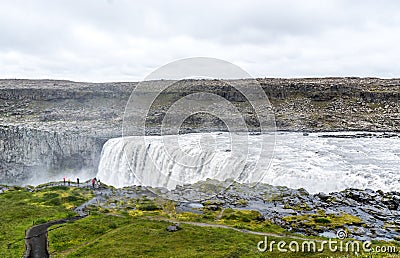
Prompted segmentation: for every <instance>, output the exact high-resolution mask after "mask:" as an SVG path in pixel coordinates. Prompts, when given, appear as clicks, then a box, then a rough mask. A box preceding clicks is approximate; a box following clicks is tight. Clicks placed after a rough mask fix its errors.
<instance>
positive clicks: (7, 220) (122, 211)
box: [0, 187, 400, 257]
mask: <svg viewBox="0 0 400 258" xmlns="http://www.w3.org/2000/svg"><path fill="white" fill-rule="evenodd" d="M91 197H92V193H91V192H90V191H89V190H86V189H77V188H73V187H71V188H69V187H49V188H46V189H42V190H40V191H36V192H33V193H31V192H29V191H27V190H26V189H24V188H19V187H15V188H12V189H11V190H9V191H7V192H5V193H3V194H0V204H1V205H2V207H3V209H2V210H1V211H0V215H1V216H2V223H1V228H0V229H1V237H0V257H21V255H22V254H23V252H24V232H25V230H26V229H28V228H29V227H31V226H32V224H39V223H44V222H46V221H48V220H53V219H57V218H65V217H68V216H71V214H72V209H73V207H75V206H77V205H79V204H81V203H82V202H83V201H85V200H87V199H89V198H91ZM210 205H214V203H210ZM208 208H209V207H208V205H206V206H205V207H204V208H203V209H200V210H201V211H202V212H203V213H202V214H195V213H191V212H184V213H177V212H176V209H175V203H174V202H173V201H169V200H163V199H158V198H156V199H154V200H152V199H148V198H140V199H130V200H123V201H120V202H119V203H118V208H115V209H104V208H98V207H92V209H91V213H90V214H91V215H90V216H88V217H86V218H84V219H81V220H78V221H75V222H70V223H66V224H61V225H55V226H52V227H51V228H50V229H49V251H50V253H51V255H52V257H355V256H354V255H349V253H340V252H336V253H331V252H329V251H325V252H323V253H319V252H315V253H312V252H311V253H293V252H290V253H284V254H282V253H280V252H278V250H277V246H276V244H275V247H274V251H273V252H269V251H267V252H265V253H261V252H259V251H258V250H257V243H258V242H259V241H262V240H264V236H261V235H255V234H249V233H244V232H238V231H237V230H234V229H248V230H252V231H258V232H265V233H274V234H280V235H282V237H276V236H274V237H273V236H268V241H269V243H271V241H276V243H277V242H279V241H285V242H286V243H289V242H290V241H292V240H295V237H296V236H295V235H291V234H288V233H287V232H286V231H285V230H284V229H283V228H281V227H279V226H277V225H274V224H272V223H271V222H270V221H268V220H262V219H260V213H259V212H257V211H252V210H242V209H221V208H220V207H219V208H218V209H216V210H215V209H208ZM166 219H168V220H173V221H180V222H181V228H182V229H181V230H179V231H177V232H167V231H166V228H167V227H168V226H169V225H171V223H170V222H167V221H165V220H166ZM306 219H310V220H312V223H311V224H310V226H311V227H312V226H313V225H315V224H318V225H329V226H333V227H334V226H336V225H341V224H357V223H359V221H358V218H356V217H352V216H350V215H347V214H342V215H341V216H338V217H332V216H329V215H325V213H324V212H322V211H321V212H319V213H318V214H314V215H310V216H309V217H307V218H303V217H302V218H295V217H293V218H290V220H291V221H296V222H300V221H304V220H306ZM185 221H186V222H203V223H208V224H210V225H214V226H213V227H211V226H206V227H201V226H199V225H197V224H194V225H193V224H185ZM218 225H224V226H229V227H231V228H220V227H216V226H218ZM297 237H298V236H297ZM304 238H306V239H310V240H311V239H313V240H319V241H320V240H322V239H323V238H320V237H304ZM297 241H298V243H299V244H300V245H301V243H302V242H303V240H297ZM373 244H374V245H380V246H382V245H387V244H388V243H386V242H374V243H373ZM393 244H396V247H397V250H400V245H399V243H397V242H393ZM358 257H397V256H385V255H373V256H367V255H363V256H358Z"/></svg>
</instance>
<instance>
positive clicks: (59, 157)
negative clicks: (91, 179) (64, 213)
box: [0, 126, 103, 184]
mask: <svg viewBox="0 0 400 258" xmlns="http://www.w3.org/2000/svg"><path fill="white" fill-rule="evenodd" d="M102 144H103V142H102V140H101V139H96V138H94V137H88V136H80V135H79V134H76V133H68V132H61V133H59V132H52V131H47V130H36V129H32V128H27V127H22V126H0V161H1V162H0V171H1V172H2V173H0V182H4V183H11V184H15V183H17V184H18V183H21V182H26V183H36V182H42V181H46V180H48V178H49V177H50V178H51V177H53V178H54V177H55V178H57V177H58V176H59V175H62V173H63V172H71V171H73V172H75V173H77V172H80V171H82V172H83V171H84V172H85V173H87V174H88V175H93V174H95V173H96V167H97V164H98V162H99V157H100V154H101V149H102Z"/></svg>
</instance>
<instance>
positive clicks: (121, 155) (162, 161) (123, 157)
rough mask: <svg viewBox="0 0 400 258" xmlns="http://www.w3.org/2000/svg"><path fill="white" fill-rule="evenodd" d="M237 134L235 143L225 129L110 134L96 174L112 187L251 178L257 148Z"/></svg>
mask: <svg viewBox="0 0 400 258" xmlns="http://www.w3.org/2000/svg"><path fill="white" fill-rule="evenodd" d="M205 135H206V137H205ZM174 137H175V138H174ZM207 137H208V138H207ZM236 138H238V139H239V141H242V142H244V143H240V144H239V145H238V146H240V147H236V148H235V146H234V144H232V139H231V138H230V136H229V135H228V134H226V133H211V134H210V133H208V134H188V135H180V136H163V137H161V136H146V137H139V136H131V137H122V138H113V139H110V140H108V141H107V142H106V143H105V145H104V146H103V150H102V154H101V160H100V163H99V168H98V174H97V177H99V178H100V179H101V181H102V182H104V183H106V184H110V185H113V186H116V187H123V186H128V185H146V186H153V187H165V188H168V189H173V188H175V186H176V185H182V184H190V183H195V182H197V181H200V180H206V179H207V178H212V179H218V180H226V179H228V178H231V179H234V180H236V181H239V182H252V181H254V180H253V179H254V173H252V169H254V166H255V162H254V158H253V160H252V156H254V155H255V154H257V151H259V149H257V148H254V146H253V148H251V150H249V149H248V148H246V146H245V145H246V144H245V143H246V141H247V136H246V135H244V136H238V137H236ZM174 139H178V142H175V141H174ZM170 141H172V144H170V146H169V147H168V146H167V148H166V145H168V142H170ZM204 141H205V142H204ZM174 143H175V144H174ZM255 144H256V143H255ZM243 146H244V147H243ZM250 154H251V155H250Z"/></svg>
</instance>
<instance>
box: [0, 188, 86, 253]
mask: <svg viewBox="0 0 400 258" xmlns="http://www.w3.org/2000/svg"><path fill="white" fill-rule="evenodd" d="M90 197H91V194H90V193H89V192H88V191H87V190H85V189H74V188H68V187H65V188H63V187H50V188H46V189H43V190H40V191H36V192H33V193H31V192H29V191H27V190H26V189H25V188H21V187H14V188H11V189H10V190H8V191H6V192H5V193H2V194H0V207H1V209H0V218H1V224H0V257H21V256H22V254H23V252H24V250H25V241H24V237H25V230H27V229H28V228H30V227H31V226H32V225H34V224H41V223H44V222H47V221H49V220H54V219H60V218H66V217H70V216H71V215H75V213H74V212H73V211H72V208H73V207H75V206H77V205H79V204H80V203H83V202H84V201H85V200H86V199H88V198H90Z"/></svg>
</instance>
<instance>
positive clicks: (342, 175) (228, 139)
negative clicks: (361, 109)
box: [97, 132, 400, 193]
mask: <svg viewBox="0 0 400 258" xmlns="http://www.w3.org/2000/svg"><path fill="white" fill-rule="evenodd" d="M356 133H357V132H342V133H312V134H310V135H309V136H303V135H302V134H301V133H289V132H285V133H283V132H281V133H278V134H276V146H275V153H274V156H273V158H272V153H271V152H270V153H268V155H267V156H260V153H261V154H262V152H264V147H262V149H263V151H260V150H261V145H260V142H263V144H265V142H266V141H263V138H262V137H263V136H261V135H245V134H243V135H236V136H234V137H232V136H231V134H229V133H208V134H186V135H179V136H163V137H161V136H145V137H138V136H132V137H125V138H114V139H110V140H108V141H107V142H106V143H105V145H104V146H103V150H102V155H101V160H100V164H99V167H98V174H97V176H98V177H99V178H100V179H101V181H102V182H104V183H106V184H110V185H113V186H116V187H123V186H128V185H147V186H153V187H166V188H168V189H173V188H175V186H176V185H183V184H191V183H195V182H197V181H200V180H205V179H207V178H212V179H218V180H225V179H228V178H231V179H234V180H235V181H238V182H245V183H249V182H260V181H261V182H263V183H268V184H272V185H283V186H288V187H290V188H300V187H303V188H305V189H306V190H307V191H309V192H311V193H318V192H333V191H341V190H343V189H346V188H349V187H352V188H359V189H365V188H370V189H374V190H377V189H381V190H384V191H395V190H398V189H399V187H400V174H399V173H398V168H399V165H400V154H399V153H400V137H392V138H384V137H382V135H380V134H377V135H376V137H370V138H357V137H354V138H342V137H336V138H332V137H328V138H327V137H321V136H323V135H338V136H340V135H341V134H347V135H351V134H356ZM274 139H275V138H274ZM267 142H268V141H267ZM388 146H390V148H388ZM269 147H271V146H269Z"/></svg>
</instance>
